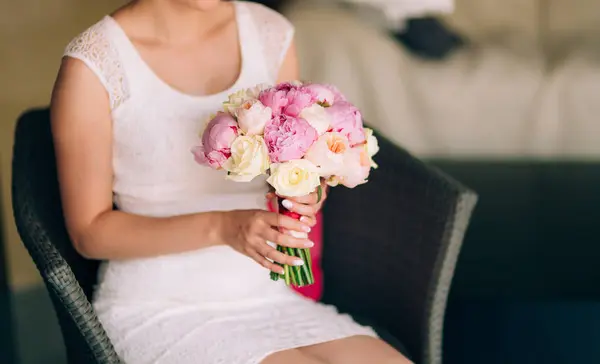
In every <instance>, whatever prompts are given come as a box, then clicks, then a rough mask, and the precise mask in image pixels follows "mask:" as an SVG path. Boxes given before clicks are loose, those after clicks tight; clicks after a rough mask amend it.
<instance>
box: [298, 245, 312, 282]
mask: <svg viewBox="0 0 600 364" xmlns="http://www.w3.org/2000/svg"><path fill="white" fill-rule="evenodd" d="M297 250H298V255H299V256H300V258H302V260H303V261H304V265H303V266H302V271H303V273H304V277H306V278H305V281H306V282H307V284H312V283H313V282H312V281H313V280H312V274H311V273H312V269H311V267H310V263H309V261H308V257H307V255H306V249H297ZM308 254H309V255H310V253H308Z"/></svg>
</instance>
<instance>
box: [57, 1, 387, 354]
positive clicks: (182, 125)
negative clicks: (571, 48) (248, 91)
mask: <svg viewBox="0 0 600 364" xmlns="http://www.w3.org/2000/svg"><path fill="white" fill-rule="evenodd" d="M235 7H236V17H237V23H238V29H239V36H240V40H241V50H242V58H243V62H242V63H243V65H242V72H241V75H240V77H239V79H238V80H237V82H236V83H235V85H234V86H233V87H231V88H230V89H229V90H226V91H223V92H221V93H219V94H215V95H211V96H206V97H197V96H192V95H188V94H184V93H182V92H180V91H177V90H175V89H174V88H172V87H170V86H169V85H167V84H166V83H165V82H163V81H162V80H161V79H159V78H158V77H157V76H156V75H155V74H154V73H153V72H152V70H151V69H150V68H149V67H148V65H147V64H146V63H144V61H143V60H142V59H141V57H140V55H139V54H138V53H137V51H136V49H135V48H134V46H133V44H132V43H131V42H130V40H129V39H128V38H127V36H126V34H125V33H124V32H123V30H122V29H121V28H120V27H119V25H118V24H117V23H116V22H115V21H114V19H112V18H111V17H108V16H107V17H105V18H103V19H102V20H101V21H100V22H98V23H97V24H96V25H94V26H92V27H91V28H89V29H88V30H87V31H85V32H84V33H82V34H81V35H80V36H78V37H77V38H75V39H74V40H73V41H72V42H71V43H70V44H69V46H68V47H67V50H66V52H65V56H68V57H73V58H76V59H79V60H81V61H83V62H84V63H85V64H86V65H87V66H88V67H89V68H90V69H91V70H93V71H94V72H95V74H96V75H97V76H98V77H99V79H100V80H101V82H102V83H103V85H104V86H105V88H106V90H107V92H108V94H109V96H110V104H111V108H112V119H113V120H112V121H113V133H114V135H113V144H114V145H113V158H114V163H113V164H114V187H113V188H114V199H115V203H116V205H117V206H118V207H119V209H121V210H123V211H125V212H129V213H132V214H138V215H146V216H157V217H165V216H173V215H181V214H186V213H194V212H202V211H211V210H232V209H257V208H258V209H264V208H265V197H264V194H265V192H266V188H267V187H266V183H265V181H264V179H260V180H256V181H254V182H252V183H235V182H226V181H225V180H224V176H223V174H222V173H220V172H217V171H213V170H211V169H209V168H205V167H200V166H198V165H197V164H196V163H195V162H194V160H193V157H192V155H191V153H190V148H191V147H192V146H193V145H195V144H196V143H198V133H199V131H200V128H201V123H202V121H203V120H205V119H206V117H207V116H208V115H209V114H210V113H212V112H214V111H216V110H218V109H219V108H220V107H221V102H222V101H223V100H224V99H225V98H226V96H227V95H228V94H229V93H231V92H233V91H235V90H236V89H239V88H243V87H250V86H254V85H255V84H258V83H273V82H275V79H276V75H277V73H278V70H279V67H280V64H281V62H282V60H283V58H284V56H285V54H286V52H287V49H288V46H289V44H290V42H291V39H292V36H293V28H292V26H291V25H290V23H289V22H288V21H287V20H286V19H284V18H283V17H281V16H280V15H279V14H277V13H275V12H273V11H271V10H270V9H268V8H266V7H263V6H261V5H257V4H252V3H245V2H237V3H235ZM198 239H202V235H199V236H198ZM94 308H95V309H96V311H97V313H98V316H99V318H100V320H101V322H102V324H103V325H104V327H105V329H106V330H107V332H108V335H109V336H110V338H111V340H112V342H113V344H114V346H115V349H116V351H117V353H118V354H119V355H120V356H121V358H122V359H123V360H124V362H126V363H128V364H141V363H176V364H187V363H202V364H213V363H214V364H217V363H222V364H256V363H260V362H261V360H263V359H264V358H265V357H267V356H268V355H269V354H271V353H274V352H277V351H281V350H285V349H290V348H296V347H301V346H306V345H311V344H317V343H322V342H326V341H330V340H334V339H339V338H343V337H348V336H352V335H371V336H375V333H374V332H373V330H371V329H370V328H367V327H362V326H359V325H358V324H356V323H355V322H354V321H353V320H352V319H351V318H350V317H348V316H345V315H339V314H338V313H337V312H336V310H335V309H334V308H333V307H329V306H325V305H322V304H318V303H314V302H312V301H310V300H308V299H305V298H303V297H301V296H299V295H298V294H296V293H295V292H293V291H292V290H290V289H289V288H287V287H285V285H283V283H282V282H273V281H271V280H270V279H269V274H268V271H267V270H266V269H264V268H263V267H261V266H260V265H259V264H257V263H256V262H254V261H253V260H251V259H249V258H247V257H246V256H243V255H241V254H239V253H237V252H235V251H234V250H233V249H231V248H229V247H227V246H218V247H211V248H206V249H200V250H197V251H192V252H188V253H183V254H175V255H168V256H161V257H155V258H149V259H135V260H123V261H116V260H113V261H109V262H107V263H104V264H103V265H102V267H101V270H100V274H99V283H98V286H97V288H96V292H95V298H94Z"/></svg>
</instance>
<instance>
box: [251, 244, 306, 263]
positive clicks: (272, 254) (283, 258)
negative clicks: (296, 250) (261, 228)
mask: <svg viewBox="0 0 600 364" xmlns="http://www.w3.org/2000/svg"><path fill="white" fill-rule="evenodd" d="M264 245H265V246H264V247H263V248H262V250H261V254H262V255H263V256H264V257H265V258H267V259H271V260H272V261H275V262H277V263H281V264H285V265H295V266H300V265H303V264H304V261H303V260H302V259H300V258H298V257H292V256H290V255H288V254H284V253H282V252H280V251H277V249H273V248H271V247H270V246H269V245H267V244H266V243H265V244H264Z"/></svg>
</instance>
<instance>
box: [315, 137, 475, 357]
mask: <svg viewBox="0 0 600 364" xmlns="http://www.w3.org/2000/svg"><path fill="white" fill-rule="evenodd" d="M378 139H379V143H380V152H379V154H378V155H377V156H376V160H377V162H378V164H379V166H380V167H379V169H377V170H374V171H373V172H372V174H371V177H370V181H369V183H367V184H366V185H364V186H360V187H358V188H356V189H354V190H349V189H346V188H343V187H337V188H333V189H332V190H331V192H330V196H329V200H328V202H327V205H326V207H325V210H324V220H325V224H324V227H325V231H324V234H325V244H324V247H323V248H324V249H323V272H324V285H325V293H324V299H323V300H324V301H325V302H327V303H332V304H335V305H336V306H337V307H338V308H339V309H340V310H341V311H344V312H348V313H351V314H353V315H358V316H362V317H368V318H369V319H370V320H372V321H373V322H376V323H377V324H378V325H382V326H384V327H385V328H386V329H387V330H388V331H390V332H391V333H392V334H394V335H395V336H397V337H398V338H399V339H400V341H402V343H404V345H406V347H407V349H408V351H409V353H410V354H411V355H412V357H413V358H414V359H415V360H416V362H418V363H439V362H440V361H441V342H442V326H443V319H444V313H445V308H446V300H447V296H448V291H449V289H450V283H451V280H452V276H453V273H454V267H455V265H456V260H457V258H458V254H459V251H460V247H461V244H462V239H463V234H464V232H465V230H466V228H467V225H468V221H469V218H470V214H471V212H472V210H473V208H474V206H475V204H476V200H477V197H476V195H475V194H474V193H472V192H470V191H469V190H468V189H467V188H465V187H464V186H462V185H461V184H460V183H458V182H456V181H454V180H453V179H451V178H449V177H448V176H446V175H444V174H443V173H441V172H440V171H438V170H436V169H433V168H431V167H429V166H427V165H425V164H424V163H423V162H421V161H419V160H417V159H415V158H413V157H412V156H411V155H410V154H409V153H407V152H405V151H403V150H401V149H399V148H398V147H396V146H394V145H393V144H392V143H391V142H389V141H387V140H386V139H384V138H382V137H381V136H378Z"/></svg>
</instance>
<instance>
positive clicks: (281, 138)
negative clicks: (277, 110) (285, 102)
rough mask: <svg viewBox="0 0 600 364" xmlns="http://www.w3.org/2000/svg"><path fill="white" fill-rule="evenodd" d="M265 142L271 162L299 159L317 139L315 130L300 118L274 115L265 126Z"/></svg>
mask: <svg viewBox="0 0 600 364" xmlns="http://www.w3.org/2000/svg"><path fill="white" fill-rule="evenodd" d="M264 137H265V143H266V144H267V149H268V150H269V157H270V158H271V162H272V163H282V162H287V161H289V160H292V159H300V158H302V157H303V156H304V154H305V153H306V151H307V150H308V149H309V148H310V147H311V145H312V144H313V143H314V142H315V140H317V137H318V134H317V131H316V130H315V129H314V128H313V127H312V126H310V124H309V123H308V122H307V121H306V120H304V119H301V118H295V117H291V116H288V115H278V116H275V117H274V118H273V119H272V120H271V121H270V122H268V123H267V125H266V126H265V135H264Z"/></svg>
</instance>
